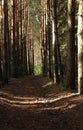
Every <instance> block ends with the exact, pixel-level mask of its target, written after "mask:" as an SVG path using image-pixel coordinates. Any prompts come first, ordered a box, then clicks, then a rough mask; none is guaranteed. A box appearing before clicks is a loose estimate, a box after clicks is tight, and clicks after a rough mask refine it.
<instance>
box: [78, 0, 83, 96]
mask: <svg viewBox="0 0 83 130" xmlns="http://www.w3.org/2000/svg"><path fill="white" fill-rule="evenodd" d="M78 92H79V93H81V94H83V0H80V1H79V12H78Z"/></svg>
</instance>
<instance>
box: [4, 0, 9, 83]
mask: <svg viewBox="0 0 83 130" xmlns="http://www.w3.org/2000/svg"><path fill="white" fill-rule="evenodd" d="M8 71H9V68H8V3H7V0H4V82H5V83H8V76H9V75H8Z"/></svg>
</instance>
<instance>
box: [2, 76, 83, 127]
mask: <svg viewBox="0 0 83 130" xmlns="http://www.w3.org/2000/svg"><path fill="white" fill-rule="evenodd" d="M48 82H49V79H48V78H45V77H41V76H28V77H24V78H18V79H16V80H15V81H11V82H9V84H8V85H7V86H3V87H2V86H1V87H0V130H83V96H82V95H78V93H75V92H72V91H70V90H66V89H63V88H60V87H57V86H56V85H52V86H50V85H49V84H48Z"/></svg>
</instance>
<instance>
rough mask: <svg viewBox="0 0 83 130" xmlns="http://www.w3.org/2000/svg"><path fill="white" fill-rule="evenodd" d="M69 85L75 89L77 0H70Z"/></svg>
mask: <svg viewBox="0 0 83 130" xmlns="http://www.w3.org/2000/svg"><path fill="white" fill-rule="evenodd" d="M67 64H68V65H67V66H68V70H67V87H70V88H71V89H75V0H68V63H67Z"/></svg>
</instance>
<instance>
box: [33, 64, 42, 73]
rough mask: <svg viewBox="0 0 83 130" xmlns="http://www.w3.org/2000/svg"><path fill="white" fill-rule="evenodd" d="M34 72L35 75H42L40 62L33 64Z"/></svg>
mask: <svg viewBox="0 0 83 130" xmlns="http://www.w3.org/2000/svg"><path fill="white" fill-rule="evenodd" d="M34 73H35V75H42V64H38V65H35V67H34Z"/></svg>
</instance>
